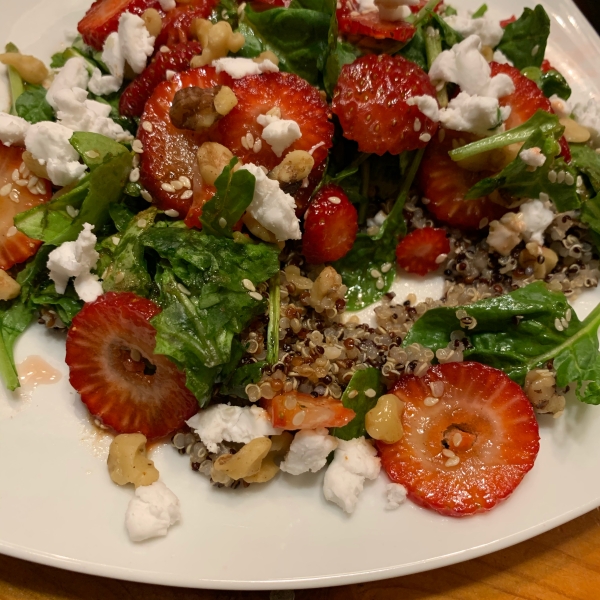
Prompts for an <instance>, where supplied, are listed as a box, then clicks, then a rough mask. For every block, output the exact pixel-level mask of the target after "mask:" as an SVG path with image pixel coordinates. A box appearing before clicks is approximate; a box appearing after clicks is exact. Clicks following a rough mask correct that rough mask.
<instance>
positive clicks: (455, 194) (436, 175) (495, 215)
mask: <svg viewBox="0 0 600 600" xmlns="http://www.w3.org/2000/svg"><path fill="white" fill-rule="evenodd" d="M440 137H443V141H440ZM474 139H475V138H473V137H472V136H469V134H464V133H458V132H455V131H449V130H442V134H441V135H436V136H435V138H434V139H433V140H432V142H431V143H430V144H429V146H428V148H427V150H426V151H425V155H424V156H423V161H422V162H421V167H420V169H419V174H418V183H419V187H420V189H421V192H422V195H423V197H424V198H426V199H427V200H428V203H427V205H426V208H427V210H429V212H431V213H432V214H433V216H434V217H435V218H436V219H437V220H438V221H441V222H442V223H447V224H448V225H451V226H452V227H458V228H459V229H467V230H469V229H478V228H479V227H483V226H484V225H485V224H486V222H485V221H484V219H487V222H490V221H493V220H495V219H499V218H500V217H501V216H502V215H503V214H504V213H505V212H506V209H505V208H504V207H502V206H501V205H500V204H496V203H495V202H492V200H491V199H490V198H489V197H488V196H485V197H483V198H478V199H476V200H465V195H466V194H467V192H468V191H469V190H470V189H471V188H472V187H473V186H474V185H475V184H476V183H478V182H479V181H481V180H482V179H484V178H485V177H490V176H492V175H493V172H492V171H480V172H473V171H468V170H466V169H463V168H461V167H460V166H458V165H457V164H456V163H455V162H454V161H453V160H452V159H451V158H450V156H449V155H448V152H450V151H451V150H452V149H453V147H455V146H457V145H464V144H465V143H468V142H470V141H473V140H474Z"/></svg>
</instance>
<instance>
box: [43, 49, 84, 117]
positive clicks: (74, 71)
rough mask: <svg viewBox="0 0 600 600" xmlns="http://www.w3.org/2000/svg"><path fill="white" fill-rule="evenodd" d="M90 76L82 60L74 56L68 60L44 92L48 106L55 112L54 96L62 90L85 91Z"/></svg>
mask: <svg viewBox="0 0 600 600" xmlns="http://www.w3.org/2000/svg"><path fill="white" fill-rule="evenodd" d="M89 80H90V74H89V72H88V70H87V63H86V62H85V60H83V58H80V57H79V56H76V57H74V58H70V59H69V60H68V61H67V62H66V63H65V65H64V66H63V68H62V69H60V71H59V72H58V73H57V74H56V76H55V77H54V79H53V80H52V84H51V85H50V88H49V89H48V91H47V92H46V100H47V102H48V104H49V105H50V106H51V107H52V108H53V109H54V110H56V108H57V106H56V100H55V98H56V94H58V92H60V91H62V90H70V89H71V88H74V87H78V88H82V89H84V90H86V89H87V86H88V82H89Z"/></svg>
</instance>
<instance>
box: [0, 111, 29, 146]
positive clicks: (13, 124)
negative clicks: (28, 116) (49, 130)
mask: <svg viewBox="0 0 600 600" xmlns="http://www.w3.org/2000/svg"><path fill="white" fill-rule="evenodd" d="M30 127H31V125H30V124H29V123H28V122H27V121H26V120H25V119H22V118H21V117H15V116H14V115H9V114H7V113H0V141H1V142H2V143H3V144H4V145H5V146H23V145H24V144H25V134H26V133H27V132H28V131H29V128H30Z"/></svg>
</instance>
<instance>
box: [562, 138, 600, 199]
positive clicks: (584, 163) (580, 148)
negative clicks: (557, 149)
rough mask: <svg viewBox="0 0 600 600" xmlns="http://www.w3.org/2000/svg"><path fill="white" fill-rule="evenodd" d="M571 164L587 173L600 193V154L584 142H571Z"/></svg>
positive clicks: (591, 182)
mask: <svg viewBox="0 0 600 600" xmlns="http://www.w3.org/2000/svg"><path fill="white" fill-rule="evenodd" d="M569 147H570V149H571V157H572V158H571V166H572V167H575V168H576V169H577V170H578V171H579V172H580V173H582V174H583V175H585V176H586V177H587V179H588V180H589V182H590V185H591V186H592V188H593V189H594V191H595V192H596V193H597V194H600V154H598V153H597V152H596V151H595V150H593V149H592V148H590V147H589V146H586V145H584V144H570V145H569Z"/></svg>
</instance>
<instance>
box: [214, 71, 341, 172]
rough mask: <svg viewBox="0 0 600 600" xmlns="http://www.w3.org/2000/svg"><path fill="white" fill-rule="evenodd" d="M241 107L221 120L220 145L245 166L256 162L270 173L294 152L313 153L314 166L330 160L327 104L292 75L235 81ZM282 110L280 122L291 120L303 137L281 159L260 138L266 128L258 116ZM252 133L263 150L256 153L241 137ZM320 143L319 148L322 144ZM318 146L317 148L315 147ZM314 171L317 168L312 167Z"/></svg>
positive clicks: (330, 128) (331, 132)
mask: <svg viewBox="0 0 600 600" xmlns="http://www.w3.org/2000/svg"><path fill="white" fill-rule="evenodd" d="M231 88H232V90H233V91H234V93H235V95H236V97H237V99H238V104H237V106H236V107H235V108H234V109H233V110H232V111H231V112H230V113H229V114H228V115H227V116H226V117H224V118H223V119H221V121H219V136H220V140H219V141H220V142H221V143H222V144H223V145H225V146H227V147H228V148H229V149H230V150H231V151H232V152H233V154H234V155H235V156H237V157H238V158H239V159H240V160H241V161H242V162H244V163H254V164H257V165H261V166H264V167H266V168H267V169H269V170H271V169H273V168H274V167H275V166H277V165H278V164H279V163H280V162H281V160H282V158H283V157H284V156H285V155H286V154H288V153H289V152H291V151H292V150H306V151H307V152H308V151H310V150H312V149H313V148H314V150H313V153H312V156H313V158H314V160H315V167H318V166H319V165H321V164H322V163H324V162H325V160H326V159H327V155H328V151H329V148H331V143H332V142H331V140H332V137H333V124H332V123H331V122H330V121H329V109H328V107H327V103H326V102H325V101H324V100H323V98H322V97H321V95H320V93H319V91H318V90H317V89H316V88H314V87H313V86H312V85H310V84H309V83H307V82H306V81H305V80H304V79H302V77H298V75H294V74H293V73H264V74H262V75H251V76H249V77H242V78H241V79H236V80H234V82H233V85H232V86H231ZM273 108H275V109H279V112H280V113H281V115H280V118H281V119H291V120H292V121H296V123H298V125H299V126H300V132H301V133H302V137H301V138H300V139H298V140H296V141H295V142H294V143H293V144H292V145H291V146H289V147H288V148H286V149H285V150H284V152H283V155H282V156H281V157H278V156H277V155H276V154H275V153H274V152H273V150H272V149H271V146H269V144H267V142H265V141H264V140H262V139H261V134H262V131H263V126H262V125H259V124H258V123H257V122H256V117H258V116H260V115H264V114H265V113H267V112H268V111H270V110H271V109H273ZM247 134H250V135H251V136H252V138H253V139H254V140H261V149H260V150H259V151H258V152H254V150H253V148H252V147H250V148H248V147H247V146H248V144H247V143H246V144H244V143H242V138H244V136H246V135H247ZM319 144H320V145H319ZM317 145H319V147H318V148H316V146H317ZM313 168H314V167H313Z"/></svg>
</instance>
